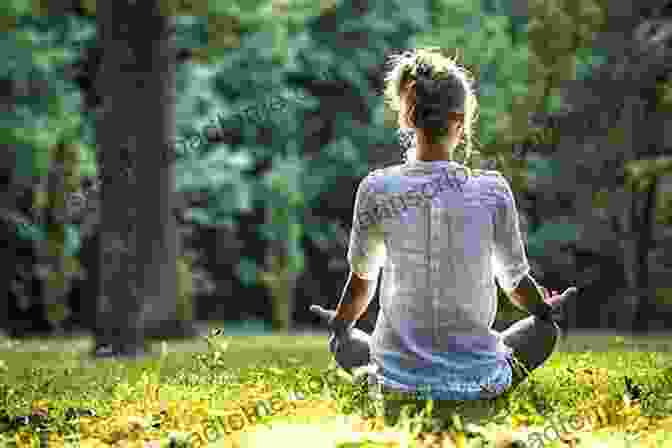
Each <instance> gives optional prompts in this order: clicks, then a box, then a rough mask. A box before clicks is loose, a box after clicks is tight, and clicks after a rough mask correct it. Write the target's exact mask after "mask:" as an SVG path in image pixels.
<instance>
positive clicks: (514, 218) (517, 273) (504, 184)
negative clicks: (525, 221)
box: [492, 173, 530, 295]
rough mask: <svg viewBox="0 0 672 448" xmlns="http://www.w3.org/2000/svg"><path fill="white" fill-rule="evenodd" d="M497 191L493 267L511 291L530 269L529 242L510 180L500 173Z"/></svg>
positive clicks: (500, 281)
mask: <svg viewBox="0 0 672 448" xmlns="http://www.w3.org/2000/svg"><path fill="white" fill-rule="evenodd" d="M497 174H498V176H497V183H496V187H495V193H496V195H497V208H496V215H495V216H496V218H495V223H494V227H495V235H494V248H493V249H494V250H493V260H492V261H493V270H494V273H495V276H496V277H497V280H498V281H499V285H500V286H501V288H502V289H503V290H504V292H505V293H506V294H507V295H510V294H511V293H512V292H513V290H514V289H516V288H517V287H518V283H520V280H521V279H522V278H523V277H524V276H525V275H527V274H528V273H529V272H530V265H529V262H528V260H527V256H526V255H525V246H524V243H523V238H522V235H521V232H520V225H519V221H518V219H519V218H518V210H517V207H516V200H515V199H514V196H513V192H512V191H511V186H510V185H509V182H508V180H507V179H506V177H504V176H503V175H502V174H501V173H497Z"/></svg>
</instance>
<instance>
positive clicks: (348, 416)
mask: <svg viewBox="0 0 672 448" xmlns="http://www.w3.org/2000/svg"><path fill="white" fill-rule="evenodd" d="M667 340H669V337H668V338H666V337H665V336H664V335H663V336H660V337H659V338H657V339H656V338H646V339H635V338H621V339H618V338H615V337H614V336H604V335H600V334H595V335H587V334H583V335H581V336H572V335H570V337H569V338H568V339H567V341H565V342H564V343H563V345H562V346H561V349H560V351H558V352H556V353H555V354H554V355H553V356H552V357H551V358H550V359H549V361H548V362H547V363H546V364H545V365H544V366H543V367H542V368H540V369H538V370H536V371H535V372H534V373H533V375H532V376H531V377H530V378H529V379H528V380H527V381H525V382H524V383H522V384H521V385H520V386H519V387H518V388H517V389H516V390H515V391H513V392H512V393H511V394H510V396H509V397H508V399H507V400H505V402H503V403H502V404H501V405H500V407H499V408H498V409H497V411H498V413H497V414H496V415H494V416H493V417H492V419H491V421H489V422H487V424H484V423H481V424H480V426H475V425H466V426H465V425H464V423H468V422H464V421H457V420H456V421H449V422H447V423H446V425H447V426H445V427H444V426H442V427H441V428H437V427H436V426H435V425H436V423H435V422H434V423H432V420H431V418H430V417H431V416H430V415H428V414H425V415H420V416H419V417H416V418H403V419H402V421H401V422H400V423H399V424H398V425H397V426H395V427H389V426H385V425H384V420H383V419H382V417H381V414H380V407H379V406H376V405H375V404H372V403H373V402H372V401H371V400H370V399H368V396H367V395H366V393H365V392H364V393H362V391H363V390H365V387H366V386H364V388H363V387H362V386H360V385H358V384H356V382H355V383H353V381H352V378H351V377H350V376H348V375H347V374H344V373H342V372H340V373H337V372H338V370H337V369H335V368H334V364H333V361H332V360H331V356H330V354H329V353H328V351H327V338H326V335H324V336H320V335H262V336H243V335H236V336H226V335H224V336H217V337H208V338H207V339H206V338H202V339H198V340H191V341H184V342H168V343H166V344H161V343H160V342H157V343H155V344H153V350H154V351H155V352H156V354H157V355H156V356H155V357H152V358H148V359H144V360H140V361H126V362H119V361H115V360H110V359H108V360H96V361H94V360H91V359H89V358H88V357H87V352H88V351H89V350H90V348H91V344H92V343H93V340H92V339H91V338H90V337H79V338H66V339H50V340H36V339H33V340H10V339H6V338H5V339H0V403H1V404H2V409H1V410H0V412H2V416H0V430H1V431H2V432H0V437H1V438H0V447H2V446H31V447H32V446H38V445H37V444H38V443H40V442H39V440H42V443H48V444H49V445H50V446H55V447H56V446H59V447H60V446H65V445H68V446H70V445H72V446H88V447H111V446H128V447H150V446H152V447H153V446H157V447H158V446H171V438H172V439H173V440H174V442H173V445H172V446H180V443H182V442H183V445H182V446H187V444H190V445H191V446H219V447H237V446H240V447H243V446H268V445H276V446H284V443H285V442H286V443H287V444H291V445H293V446H296V445H299V446H302V445H306V446H311V447H316V446H319V447H341V448H344V447H383V446H387V447H401V446H409V447H410V446H418V447H430V446H436V447H453V446H456V447H477V446H482V447H485V446H492V447H498V448H499V447H506V446H516V445H515V444H512V443H509V442H511V440H515V439H517V440H520V441H522V442H524V443H525V444H520V443H519V444H518V446H528V447H536V446H558V447H561V446H562V447H564V446H567V447H570V446H581V447H585V446H609V447H614V446H623V447H636V446H652V447H654V446H672V437H670V441H669V442H665V441H664V440H663V439H664V436H665V435H666V434H670V433H672V417H670V416H671V415H672V356H670V353H669V352H670V350H668V349H666V348H665V347H666V345H665V344H667ZM643 344H646V345H643ZM590 347H595V349H594V350H593V351H586V350H585V349H586V348H590ZM647 347H653V348H655V349H656V350H657V351H656V352H653V351H647V350H646V348H647ZM670 347H671V348H672V345H670ZM162 350H163V355H161V353H162ZM626 375H627V377H628V378H629V379H630V380H632V384H634V385H635V386H634V387H635V388H636V387H637V385H638V386H639V389H640V391H641V398H640V399H639V400H629V399H628V398H629V397H627V396H626V397H624V393H625V392H626V385H625V381H624V379H625V376H626ZM327 378H328V379H327ZM320 386H322V387H320ZM630 398H632V399H634V398H636V397H633V396H631V397H630ZM77 409H79V410H80V411H77V412H78V414H75V413H73V412H74V411H76V410H77ZM241 409H242V410H241ZM91 411H94V412H95V415H86V412H89V413H90V412H91ZM376 412H378V414H376ZM569 415H575V416H577V418H578V419H580V421H581V422H582V424H581V425H580V426H581V427H580V428H578V427H576V426H575V428H576V429H575V430H566V431H563V428H565V429H566V428H567V425H565V426H564V427H563V425H562V424H561V423H562V422H567V421H568V418H569V417H568V416H569ZM21 416H24V417H28V419H27V420H26V419H24V420H23V421H21V419H20V418H17V417H21ZM563 419H564V420H563ZM554 422H555V423H554ZM558 422H560V426H558V425H559V423H558ZM444 423H445V422H444ZM433 425H434V426H433ZM554 427H556V428H558V429H559V431H558V430H554V429H553V428H554ZM544 431H545V433H544ZM535 432H537V435H536V436H535V435H533V433H535ZM171 433H172V435H171ZM559 433H563V434H562V435H559ZM539 434H545V435H542V436H540V435H539ZM554 434H558V435H556V436H555V437H554ZM187 439H189V440H187ZM508 439H511V440H510V441H509V442H507V440H508ZM577 439H578V440H580V443H579V444H578V445H576V440H577ZM630 439H632V440H630ZM563 440H565V441H563ZM571 440H575V441H574V442H572V441H571ZM180 441H182V442H180ZM178 442H179V443H178ZM280 444H282V445H280ZM42 446H44V445H42Z"/></svg>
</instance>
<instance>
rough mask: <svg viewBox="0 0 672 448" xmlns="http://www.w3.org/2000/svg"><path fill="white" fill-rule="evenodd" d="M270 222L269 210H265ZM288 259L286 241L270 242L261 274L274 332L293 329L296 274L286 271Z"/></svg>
mask: <svg viewBox="0 0 672 448" xmlns="http://www.w3.org/2000/svg"><path fill="white" fill-rule="evenodd" d="M265 215H266V220H267V222H268V223H270V222H271V209H270V208H268V209H266V210H265ZM288 263H289V257H288V250H287V242H286V241H270V242H269V247H268V250H267V252H266V271H265V272H263V273H262V274H261V279H262V284H264V286H266V288H268V290H269V291H270V294H271V301H272V307H273V309H272V316H273V320H272V322H271V324H272V328H273V330H274V331H280V332H290V331H292V330H293V328H294V323H293V321H292V315H293V314H294V304H295V301H296V294H295V293H296V281H297V279H298V273H296V272H292V271H291V270H289V269H288Z"/></svg>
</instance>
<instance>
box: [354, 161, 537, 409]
mask: <svg viewBox="0 0 672 448" xmlns="http://www.w3.org/2000/svg"><path fill="white" fill-rule="evenodd" d="M347 259H348V262H349V263H350V267H351V270H352V271H353V272H355V273H357V274H358V275H359V276H361V277H363V278H367V279H369V280H375V279H377V277H378V275H379V272H380V268H383V272H384V274H383V279H382V285H381V292H380V313H379V314H378V320H377V322H376V327H375V330H374V332H373V335H372V347H371V356H372V360H373V362H374V364H375V365H377V366H378V367H380V372H381V373H380V374H379V378H380V379H381V381H382V382H383V384H387V385H389V386H392V387H398V388H402V389H409V388H410V389H413V388H414V387H420V386H422V387H426V386H427V385H428V384H431V385H432V386H431V387H432V388H434V387H435V386H436V387H437V390H438V389H440V390H441V392H440V393H438V394H437V395H435V397H436V398H443V399H454V400H462V399H479V398H482V396H481V395H479V394H480V392H481V390H482V387H481V386H483V385H487V386H492V385H499V387H500V389H501V388H506V387H508V385H509V384H510V382H511V371H510V368H509V367H508V364H506V358H507V357H510V356H511V353H512V350H511V349H510V348H509V347H507V346H506V345H505V344H503V342H502V341H501V338H500V337H499V335H498V333H497V332H495V331H494V330H492V329H491V327H492V324H493V323H494V320H495V314H496V312H497V289H496V285H495V282H494V280H495V277H496V278H497V280H498V282H499V285H500V286H501V287H502V289H503V290H504V291H505V292H506V293H510V292H511V291H513V289H515V288H516V287H517V285H518V283H519V282H520V280H521V279H522V278H523V276H524V275H525V274H527V273H528V272H529V270H530V266H529V264H528V260H527V257H526V254H525V250H524V244H523V241H522V238H521V233H520V229H519V223H518V212H517V209H516V203H515V199H514V197H513V193H512V191H511V187H510V185H509V183H508V181H507V180H506V178H505V177H504V176H503V175H502V174H501V173H499V172H497V171H486V170H470V169H469V168H467V167H465V166H464V165H462V164H459V163H457V162H454V161H443V160H441V161H432V162H426V161H417V160H414V161H410V162H408V163H406V164H403V165H394V166H391V167H387V168H384V169H380V170H375V171H373V172H371V173H370V174H369V175H368V176H367V177H365V178H364V179H363V180H362V181H361V182H360V184H359V187H358V189H357V194H356V199H355V210H354V217H353V227H352V230H351V235H350V246H349V248H348V255H347ZM413 386H414V387H413ZM439 395H440V397H439Z"/></svg>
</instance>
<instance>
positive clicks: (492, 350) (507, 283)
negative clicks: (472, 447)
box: [311, 49, 576, 422]
mask: <svg viewBox="0 0 672 448" xmlns="http://www.w3.org/2000/svg"><path fill="white" fill-rule="evenodd" d="M392 63H393V64H392V69H391V70H390V72H389V73H388V74H387V76H386V79H385V82H386V85H385V99H386V101H388V102H389V103H390V104H391V107H392V108H393V110H395V111H398V112H399V127H400V134H401V135H402V142H405V143H406V144H407V145H408V150H407V154H406V156H407V160H406V163H404V164H401V165H395V166H391V167H388V168H385V169H382V170H376V171H374V172H372V173H370V174H369V175H368V176H367V177H366V178H365V179H364V180H363V181H362V182H361V183H360V185H359V188H358V190H357V194H356V199H355V212H354V218H353V227H352V232H351V237H350V246H349V249H348V255H347V259H348V261H349V263H350V266H351V273H350V277H349V279H348V282H347V284H346V287H345V290H344V292H343V296H342V298H341V301H340V303H339V305H338V307H337V309H336V311H335V312H334V311H327V310H324V309H322V308H321V307H319V306H316V305H313V306H312V307H311V309H312V310H313V311H314V312H316V313H318V314H319V315H321V316H322V317H323V318H325V319H327V320H328V321H329V325H330V328H331V331H332V337H331V340H330V343H329V346H330V350H331V351H332V353H334V354H335V357H336V359H337V361H338V362H339V364H340V365H341V366H342V367H344V368H346V369H349V368H352V367H358V366H364V365H370V366H371V367H373V369H372V379H373V380H374V381H375V383H376V384H379V385H381V389H382V391H383V396H384V397H385V398H386V400H385V404H386V407H385V409H386V417H387V418H386V420H387V421H388V422H393V421H395V420H396V418H397V417H398V414H399V407H400V406H401V404H417V407H416V409H419V408H421V407H422V406H423V403H424V398H432V399H434V400H436V403H437V404H436V405H435V409H437V408H438V409H439V410H441V409H453V410H457V409H462V410H463V411H462V412H461V413H462V415H463V416H468V414H469V411H468V407H465V406H462V407H460V405H463V404H465V403H469V404H474V403H475V402H480V403H482V402H485V401H488V400H491V399H494V398H496V397H498V396H501V395H502V393H503V392H505V391H510V390H511V389H512V388H513V387H515V386H516V385H517V384H518V383H519V382H520V381H522V380H523V379H524V378H525V377H526V375H527V374H528V373H529V371H530V370H532V369H534V368H537V367H539V366H540V365H541V364H542V363H543V362H544V361H545V360H546V359H547V358H548V357H549V356H550V354H551V353H552V352H553V350H554V349H555V346H556V342H557V340H558V338H559V327H558V326H557V324H556V323H555V322H554V321H553V319H552V318H553V312H554V311H555V312H559V311H560V309H559V308H558V306H559V304H560V302H563V301H564V300H565V299H566V298H568V297H570V296H573V295H575V294H576V288H569V289H568V290H567V291H565V293H564V294H562V295H560V296H554V297H550V295H549V294H548V292H547V291H545V289H544V288H541V287H539V286H538V285H537V284H536V282H535V281H534V279H532V277H531V276H530V275H529V271H530V266H529V264H528V260H527V258H526V255H525V250H524V245H523V241H522V238H521V234H520V230H519V224H518V212H517V210H516V205H515V200H514V197H513V193H512V191H511V188H510V186H509V183H508V182H507V180H506V178H504V176H502V175H501V174H500V173H498V172H497V171H483V170H471V169H470V168H469V167H467V166H465V165H463V164H460V163H458V162H456V161H454V159H453V155H454V151H455V148H456V146H457V145H458V143H460V142H463V143H464V145H465V154H466V156H465V160H466V159H468V158H469V156H470V154H471V150H472V138H473V127H474V125H475V120H476V113H477V111H476V109H477V102H476V96H475V94H474V91H473V87H472V84H473V78H471V77H470V75H469V73H468V71H467V70H466V69H465V68H464V67H461V66H459V65H458V64H457V63H456V62H455V61H454V60H452V59H450V58H447V57H445V56H443V55H442V54H441V53H440V51H438V50H436V49H419V50H415V51H407V52H405V53H403V54H401V55H399V56H394V57H393V59H392ZM381 267H382V268H383V270H384V274H383V281H382V287H381V292H380V312H379V314H378V320H377V322H376V327H375V330H374V332H373V335H372V336H371V337H370V338H369V337H368V335H366V333H363V332H361V331H359V330H354V329H353V327H354V324H355V322H356V321H357V320H358V319H359V317H360V316H361V315H362V314H363V313H364V311H365V309H366V307H367V306H368V304H369V303H370V301H371V299H372V297H373V294H374V293H375V290H376V284H377V280H378V275H379V269H380V268H381ZM353 274H354V275H353ZM495 278H496V279H497V280H498V282H499V285H500V286H501V288H502V289H503V290H504V292H505V293H506V294H507V296H509V297H510V298H511V300H512V302H513V303H514V304H516V305H517V306H518V307H519V308H521V309H523V310H526V311H528V312H529V313H530V314H532V316H530V317H528V318H527V319H524V320H522V321H519V322H517V323H515V324H514V325H513V326H511V327H510V328H509V329H507V330H506V331H504V332H503V333H501V334H500V333H498V332H496V331H494V330H492V328H491V327H492V324H493V322H494V319H495V314H496V310H497V289H496V285H495V281H494V280H495ZM544 295H546V299H547V301H545V300H544V298H545V297H544ZM549 303H552V304H553V306H552V305H550V304H549ZM369 363H370V364H369Z"/></svg>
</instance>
